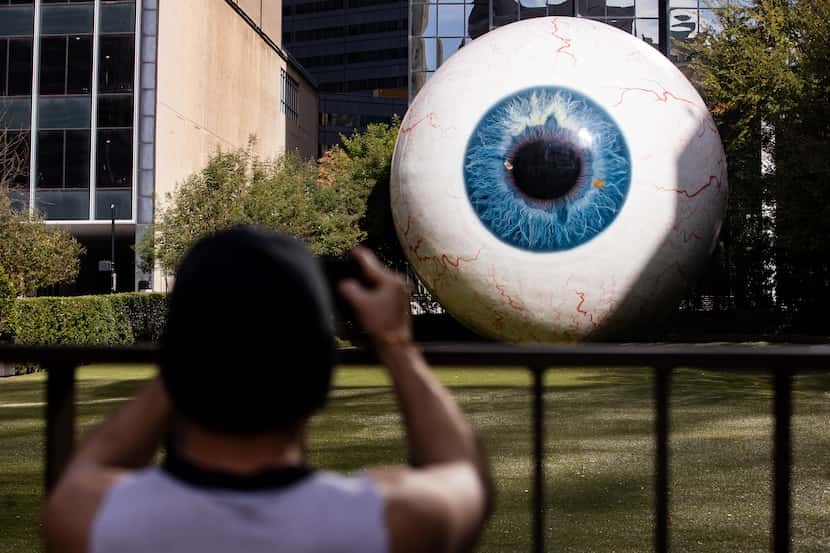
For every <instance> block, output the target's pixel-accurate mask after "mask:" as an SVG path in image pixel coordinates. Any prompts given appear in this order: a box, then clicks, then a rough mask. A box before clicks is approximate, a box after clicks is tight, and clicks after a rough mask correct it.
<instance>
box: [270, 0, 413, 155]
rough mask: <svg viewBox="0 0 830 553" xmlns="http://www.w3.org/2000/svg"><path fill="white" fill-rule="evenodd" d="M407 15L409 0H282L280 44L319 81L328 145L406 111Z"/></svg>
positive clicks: (323, 142)
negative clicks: (343, 136)
mask: <svg viewBox="0 0 830 553" xmlns="http://www.w3.org/2000/svg"><path fill="white" fill-rule="evenodd" d="M408 17H409V4H408V0H314V1H310V2H309V1H305V0H284V3H283V33H282V39H283V45H284V46H285V49H286V50H288V51H289V52H290V53H291V54H292V55H293V56H294V57H295V58H297V61H298V62H299V63H300V65H302V66H303V67H304V68H305V69H306V70H307V71H308V72H309V73H310V74H311V75H312V76H313V77H314V78H315V79H316V80H317V83H318V85H319V89H320V111H321V118H320V143H321V147H322V148H323V149H324V148H326V147H328V146H330V145H332V144H336V143H338V142H339V134H340V133H346V134H350V133H351V132H352V131H353V130H354V129H360V128H363V127H364V126H365V124H366V123H367V122H374V121H391V119H392V115H393V114H398V115H403V113H404V112H405V111H406V105H407V87H408V85H407V82H408V46H407V35H408V31H407V29H408V27H409V25H408Z"/></svg>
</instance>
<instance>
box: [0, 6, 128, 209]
mask: <svg viewBox="0 0 830 553" xmlns="http://www.w3.org/2000/svg"><path fill="white" fill-rule="evenodd" d="M135 10H136V3H135V0H98V1H77V0H40V1H38V2H31V1H30V2H25V1H21V0H0V127H3V128H7V129H11V130H14V131H15V132H19V133H24V134H25V135H26V136H27V138H29V139H28V145H29V148H28V150H29V156H28V159H29V167H31V168H33V170H28V167H27V173H29V174H28V175H21V178H19V179H16V183H17V184H18V188H17V189H16V190H15V191H14V192H13V195H14V196H15V198H16V199H18V200H19V201H21V202H23V203H25V204H30V203H31V202H34V206H35V207H36V208H37V209H38V210H40V211H41V212H42V213H43V214H44V215H45V216H46V218H47V219H48V220H51V221H71V222H83V221H94V220H109V219H110V215H111V210H110V206H111V205H112V204H114V205H115V206H116V217H117V219H119V220H122V221H129V220H132V219H134V213H133V212H134V205H133V204H134V200H133V198H134V193H133V186H134V184H133V180H134V178H133V175H134V173H135V171H134V159H133V158H134V152H135V143H136V142H135V133H134V127H135V117H136V110H135V106H134V104H135V102H134V90H135V80H136V79H135V75H136V71H135V62H136V59H135V58H136V52H135V44H136V39H135V26H136V14H135ZM30 137H33V138H34V139H33V140H32V139H31V138H30Z"/></svg>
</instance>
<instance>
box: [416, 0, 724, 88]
mask: <svg viewBox="0 0 830 553" xmlns="http://www.w3.org/2000/svg"><path fill="white" fill-rule="evenodd" d="M552 15H564V16H576V17H587V18H591V19H596V20H599V21H603V22H605V23H607V24H609V25H613V26H614V27H618V28H620V29H623V30H624V31H626V32H628V33H631V34H633V35H635V36H637V37H639V38H641V39H642V40H644V41H646V42H648V43H650V44H652V45H654V46H655V47H659V46H660V44H659V24H658V0H519V1H518V2H517V1H516V0H481V1H473V0H468V1H463V0H448V1H442V0H432V1H426V2H422V1H415V0H413V1H412V2H411V3H410V29H409V58H410V81H409V97H410V98H414V96H415V94H417V93H418V91H419V90H420V89H421V87H422V86H423V84H424V83H425V82H426V80H427V79H429V77H430V76H431V75H432V73H433V72H434V71H435V70H436V69H438V67H439V66H440V65H441V63H443V62H444V61H445V60H447V59H448V58H449V57H450V56H452V55H453V54H454V53H455V52H456V51H458V49H459V48H462V47H463V46H464V45H465V44H467V43H468V42H469V41H471V40H472V39H474V38H476V37H478V36H481V35H482V34H484V33H486V32H488V31H490V30H491V29H495V28H496V27H500V26H502V25H506V24H508V23H512V22H513V21H518V20H521V19H528V18H531V17H544V16H552ZM669 19H670V21H669V26H670V34H671V37H672V38H673V39H686V38H690V37H693V36H694V35H695V34H696V33H697V32H698V31H699V30H700V29H701V28H702V27H705V26H706V25H707V23H708V22H710V21H712V19H713V18H712V13H711V10H709V9H708V8H707V5H706V0H670V4H669Z"/></svg>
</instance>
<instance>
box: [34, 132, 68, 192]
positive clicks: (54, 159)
mask: <svg viewBox="0 0 830 553" xmlns="http://www.w3.org/2000/svg"><path fill="white" fill-rule="evenodd" d="M63 135H64V132H63V131H41V132H39V133H38V144H37V185H38V187H40V188H61V187H63Z"/></svg>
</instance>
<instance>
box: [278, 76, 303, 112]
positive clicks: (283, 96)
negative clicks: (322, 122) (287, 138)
mask: <svg viewBox="0 0 830 553" xmlns="http://www.w3.org/2000/svg"><path fill="white" fill-rule="evenodd" d="M299 98H300V83H299V82H298V81H296V80H295V79H294V78H292V77H291V76H290V75H289V74H288V73H287V72H286V71H285V69H281V70H280V111H282V112H283V113H284V114H285V117H286V118H287V119H291V120H293V121H297V120H298V119H299V117H300V112H299V109H298V105H297V104H298V102H299Z"/></svg>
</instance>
